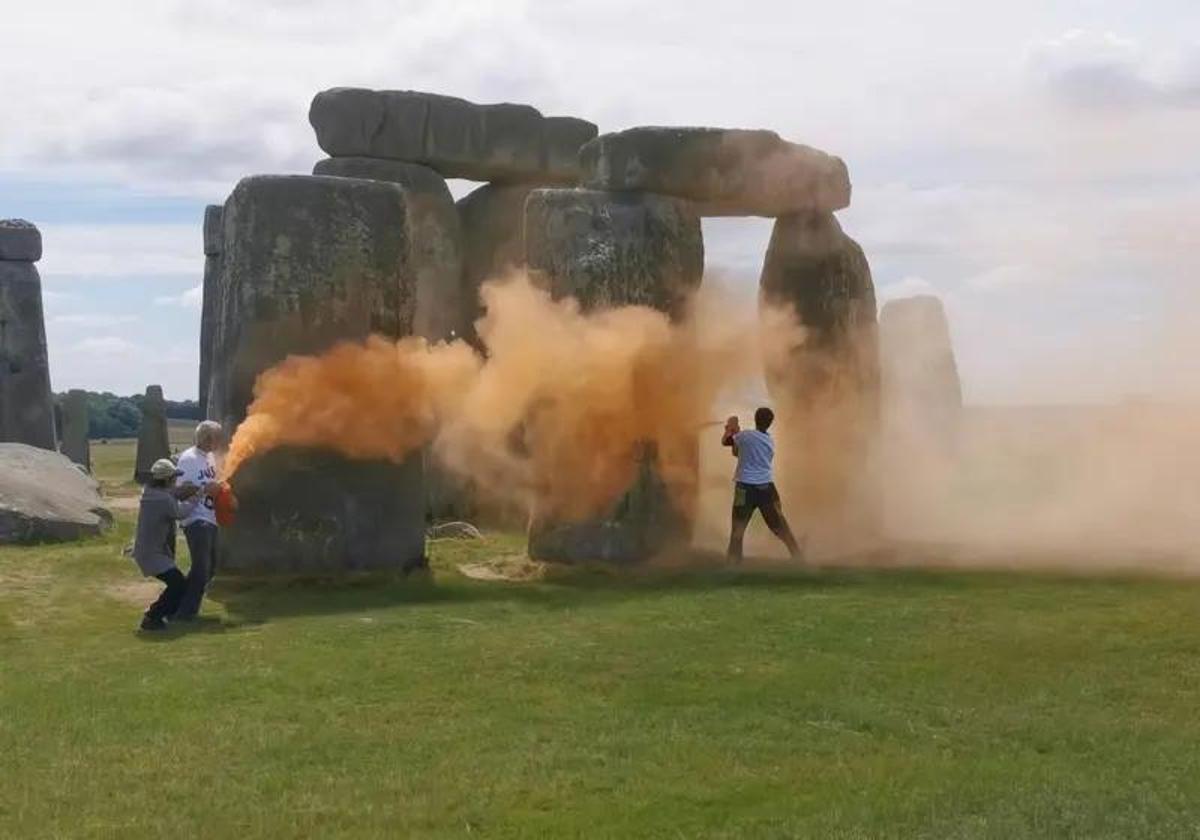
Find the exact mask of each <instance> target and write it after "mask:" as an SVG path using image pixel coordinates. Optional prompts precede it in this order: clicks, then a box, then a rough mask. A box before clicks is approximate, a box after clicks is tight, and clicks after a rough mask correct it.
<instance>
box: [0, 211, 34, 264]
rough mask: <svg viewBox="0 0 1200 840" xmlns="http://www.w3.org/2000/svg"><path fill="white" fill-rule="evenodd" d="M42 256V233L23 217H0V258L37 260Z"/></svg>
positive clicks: (23, 260)
mask: <svg viewBox="0 0 1200 840" xmlns="http://www.w3.org/2000/svg"><path fill="white" fill-rule="evenodd" d="M41 258H42V233H41V231H39V230H38V229H37V227H36V226H35V225H34V224H32V223H31V222H27V221H25V220H24V219H0V260H11V261H14V262H37V261H38V260H40V259H41Z"/></svg>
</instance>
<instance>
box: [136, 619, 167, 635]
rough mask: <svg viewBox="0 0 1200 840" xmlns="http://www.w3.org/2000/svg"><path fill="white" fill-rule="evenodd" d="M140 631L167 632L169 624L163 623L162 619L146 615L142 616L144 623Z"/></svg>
mask: <svg viewBox="0 0 1200 840" xmlns="http://www.w3.org/2000/svg"><path fill="white" fill-rule="evenodd" d="M138 629H139V630H147V631H151V632H153V631H157V630H166V629H167V622H165V621H163V620H162V619H161V618H151V617H150V616H148V615H145V616H142V623H141V625H139V627H138Z"/></svg>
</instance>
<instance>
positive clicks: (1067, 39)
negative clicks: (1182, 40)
mask: <svg viewBox="0 0 1200 840" xmlns="http://www.w3.org/2000/svg"><path fill="white" fill-rule="evenodd" d="M1028 64H1029V68H1030V70H1031V71H1032V72H1033V74H1034V75H1035V77H1036V78H1038V79H1039V80H1040V81H1041V82H1042V83H1043V84H1044V85H1045V86H1046V89H1047V90H1048V91H1049V92H1050V93H1051V94H1052V95H1053V96H1055V97H1056V98H1058V99H1060V100H1061V101H1063V102H1066V103H1069V104H1072V105H1080V106H1088V107H1129V106H1149V105H1200V46H1189V47H1188V48H1181V49H1178V50H1174V51H1169V52H1168V53H1167V54H1166V55H1158V54H1155V53H1151V52H1149V51H1147V50H1145V49H1143V48H1142V46H1141V45H1140V44H1139V43H1138V42H1137V41H1135V40H1133V39H1132V38H1127V37H1124V36H1122V35H1119V34H1117V33H1115V32H1107V31H1095V30H1087V29H1071V30H1068V31H1067V32H1065V33H1063V34H1062V35H1060V36H1058V37H1055V38H1051V39H1049V40H1046V41H1044V42H1042V43H1040V44H1037V45H1035V46H1034V47H1032V48H1031V49H1030V51H1029V54H1028Z"/></svg>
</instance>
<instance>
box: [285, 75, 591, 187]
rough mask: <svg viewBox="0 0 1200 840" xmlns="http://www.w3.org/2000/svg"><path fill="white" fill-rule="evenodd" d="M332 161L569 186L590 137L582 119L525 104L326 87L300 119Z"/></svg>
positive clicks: (415, 93) (586, 123)
mask: <svg viewBox="0 0 1200 840" xmlns="http://www.w3.org/2000/svg"><path fill="white" fill-rule="evenodd" d="M308 119H309V122H310V123H312V126H313V128H314V129H315V130H316V134H317V143H318V144H319V145H320V146H321V148H322V149H324V150H325V151H326V152H327V153H328V154H329V155H331V156H333V157H350V156H365V157H374V158H390V159H392V160H401V161H408V162H410V163H422V164H425V165H427V166H430V167H432V168H433V169H436V170H437V171H438V172H440V173H441V174H442V175H444V176H445V177H447V178H470V179H472V180H477V181H531V182H534V183H574V182H575V180H576V179H577V177H578V164H577V160H576V158H577V155H578V152H579V148H580V146H582V145H583V143H585V142H587V141H588V140H590V139H591V138H592V137H595V136H596V127H595V126H594V125H592V124H591V123H588V122H586V121H584V120H576V119H572V118H563V117H552V118H549V119H547V118H546V117H543V116H542V114H541V112H539V111H538V110H537V109H536V108H532V107H530V106H528V105H512V104H507V103H506V104H499V105H476V104H475V103H472V102H468V101H467V100H465V99H457V98H455V97H452V96H440V95H437V94H432V93H420V92H417V91H395V90H388V91H373V90H364V89H362V88H332V89H330V90H325V91H322V92H321V93H318V94H317V95H316V96H315V97H314V98H313V101H312V106H311V108H310V109H309V113H308Z"/></svg>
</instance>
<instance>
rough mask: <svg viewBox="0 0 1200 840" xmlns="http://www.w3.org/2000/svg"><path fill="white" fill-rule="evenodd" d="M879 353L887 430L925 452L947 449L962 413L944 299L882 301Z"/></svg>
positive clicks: (925, 296) (956, 366) (920, 298)
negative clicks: (942, 300)
mask: <svg viewBox="0 0 1200 840" xmlns="http://www.w3.org/2000/svg"><path fill="white" fill-rule="evenodd" d="M879 355H880V361H881V367H882V380H883V408H884V419H885V421H886V423H887V425H888V427H889V429H890V431H891V432H892V433H894V434H896V435H899V436H900V437H901V438H903V439H905V440H908V441H909V442H911V443H921V444H923V445H924V446H925V447H926V449H927V450H930V451H943V452H948V451H950V450H951V449H952V448H953V446H954V443H955V440H956V438H957V435H958V425H959V421H960V419H961V414H962V384H961V383H960V381H959V378H958V365H957V363H956V362H955V360H954V347H953V345H952V343H951V340H950V323H949V321H948V320H947V319H946V310H945V309H944V308H943V307H942V302H941V301H940V300H938V299H937V298H936V297H934V296H933V295H917V296H915V297H908V298H901V299H899V300H890V301H888V302H887V303H885V304H884V305H883V309H882V310H881V311H880V313H879Z"/></svg>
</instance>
